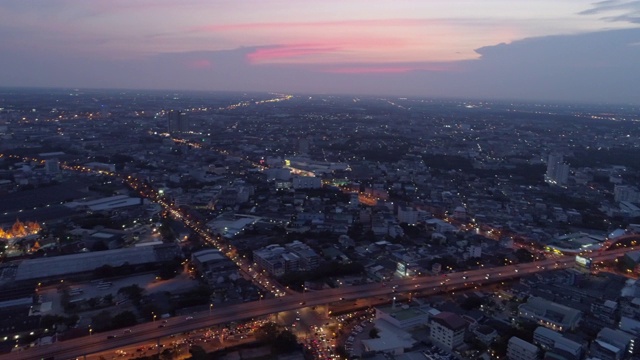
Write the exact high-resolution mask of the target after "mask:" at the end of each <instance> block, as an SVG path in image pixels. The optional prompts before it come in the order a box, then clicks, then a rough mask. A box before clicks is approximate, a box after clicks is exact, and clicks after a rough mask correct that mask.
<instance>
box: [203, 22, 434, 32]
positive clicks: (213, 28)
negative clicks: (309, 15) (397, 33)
mask: <svg viewBox="0 0 640 360" xmlns="http://www.w3.org/2000/svg"><path fill="white" fill-rule="evenodd" d="M436 23H442V21H440V20H431V19H430V20H424V19H372V20H340V21H315V22H271V23H239V24H223V25H205V26H198V27H194V28H191V29H190V30H191V31H193V32H218V31H236V30H257V29H262V30H264V29H283V30H284V29H291V28H298V29H300V28H312V29H313V28H327V27H347V28H354V27H383V26H424V25H432V24H436Z"/></svg>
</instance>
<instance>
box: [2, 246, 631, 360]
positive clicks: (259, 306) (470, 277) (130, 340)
mask: <svg viewBox="0 0 640 360" xmlns="http://www.w3.org/2000/svg"><path fill="white" fill-rule="evenodd" d="M631 250H633V248H622V249H616V250H612V251H607V252H603V253H592V254H590V255H589V256H590V257H591V258H592V259H593V261H594V262H600V261H607V260H613V259H615V258H616V257H618V256H621V255H622V254H624V253H625V252H627V251H631ZM574 264H575V258H574V257H573V256H562V257H557V258H553V259H548V260H542V261H536V262H532V263H526V264H517V265H510V266H502V267H495V268H486V269H483V268H481V269H476V270H469V271H464V272H456V273H449V274H446V275H438V276H422V277H414V278H404V279H396V280H391V281H389V282H387V283H384V284H380V283H371V284H365V285H358V286H349V287H341V288H335V289H326V290H319V291H314V292H307V293H303V294H293V295H288V296H281V297H276V298H273V299H266V300H259V301H253V302H246V303H242V304H236V305H231V306H225V307H218V308H215V307H214V309H213V310H212V311H211V312H209V311H208V310H207V311H204V312H201V313H198V314H194V315H192V316H188V317H186V316H183V317H173V318H169V319H166V323H162V322H161V321H155V322H148V323H144V324H140V325H137V326H134V327H131V333H128V334H123V332H122V330H114V331H111V332H104V333H99V334H96V333H94V334H92V335H89V334H87V336H84V337H81V338H76V339H72V340H67V341H62V342H57V343H54V344H51V345H45V346H41V347H35V348H30V349H27V350H23V351H18V352H12V353H10V354H5V355H2V356H0V359H2V360H5V359H7V360H12V359H16V360H17V359H42V358H47V357H50V356H54V358H55V359H56V360H59V359H73V358H76V357H82V356H83V355H85V354H92V353H96V352H102V351H107V350H111V349H118V348H120V347H123V346H126V345H131V344H138V343H146V344H148V343H155V342H156V341H157V340H158V339H159V338H161V337H166V336H169V335H172V334H177V333H181V332H186V331H191V330H195V329H200V328H204V327H207V326H212V325H215V324H221V323H228V322H232V321H240V320H243V319H249V318H255V317H259V316H264V315H269V314H273V313H277V312H281V311H287V310H295V309H298V308H302V307H305V306H313V305H321V304H329V303H332V302H337V301H341V300H355V299H360V298H370V297H380V296H389V295H392V294H394V293H409V292H411V293H414V294H419V296H427V295H431V294H435V293H440V292H449V291H454V290H457V289H463V288H470V287H475V286H480V285H487V284H491V283H497V282H501V281H504V280H511V279H515V278H518V277H521V276H524V275H527V274H533V273H537V272H544V271H548V270H553V269H563V268H568V267H572V266H574ZM109 335H116V337H115V338H112V339H107V336H109Z"/></svg>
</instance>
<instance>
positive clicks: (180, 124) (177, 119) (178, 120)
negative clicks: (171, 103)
mask: <svg viewBox="0 0 640 360" xmlns="http://www.w3.org/2000/svg"><path fill="white" fill-rule="evenodd" d="M168 118H169V134H179V133H186V132H189V116H188V115H187V113H185V112H182V111H176V110H171V111H169V114H168Z"/></svg>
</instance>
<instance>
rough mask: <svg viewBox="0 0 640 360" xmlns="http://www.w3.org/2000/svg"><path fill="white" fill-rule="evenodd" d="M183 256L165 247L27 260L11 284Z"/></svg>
mask: <svg viewBox="0 0 640 360" xmlns="http://www.w3.org/2000/svg"><path fill="white" fill-rule="evenodd" d="M181 254H182V253H181V251H180V247H179V246H178V245H176V244H162V245H154V246H140V247H132V248H124V249H116V250H105V251H96V252H88V253H79V254H72V255H62V256H54V257H42V258H37V259H28V260H22V261H21V262H19V263H18V265H17V268H16V270H15V273H14V275H13V279H12V281H33V280H38V281H40V280H54V279H68V278H69V277H71V276H74V275H80V274H86V273H89V272H92V271H94V270H95V269H97V268H100V267H102V266H105V265H108V266H111V267H118V266H124V265H126V264H128V265H130V266H136V265H145V264H149V265H160V264H161V263H163V262H168V261H173V260H175V259H176V258H180V256H181Z"/></svg>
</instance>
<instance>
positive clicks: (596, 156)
mask: <svg viewBox="0 0 640 360" xmlns="http://www.w3.org/2000/svg"><path fill="white" fill-rule="evenodd" d="M567 162H568V163H569V165H571V167H602V166H610V165H622V166H627V167H629V168H633V169H636V170H640V149H637V148H621V147H620V148H611V149H591V148H589V149H584V150H582V151H575V152H574V156H573V157H571V158H567Z"/></svg>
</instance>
